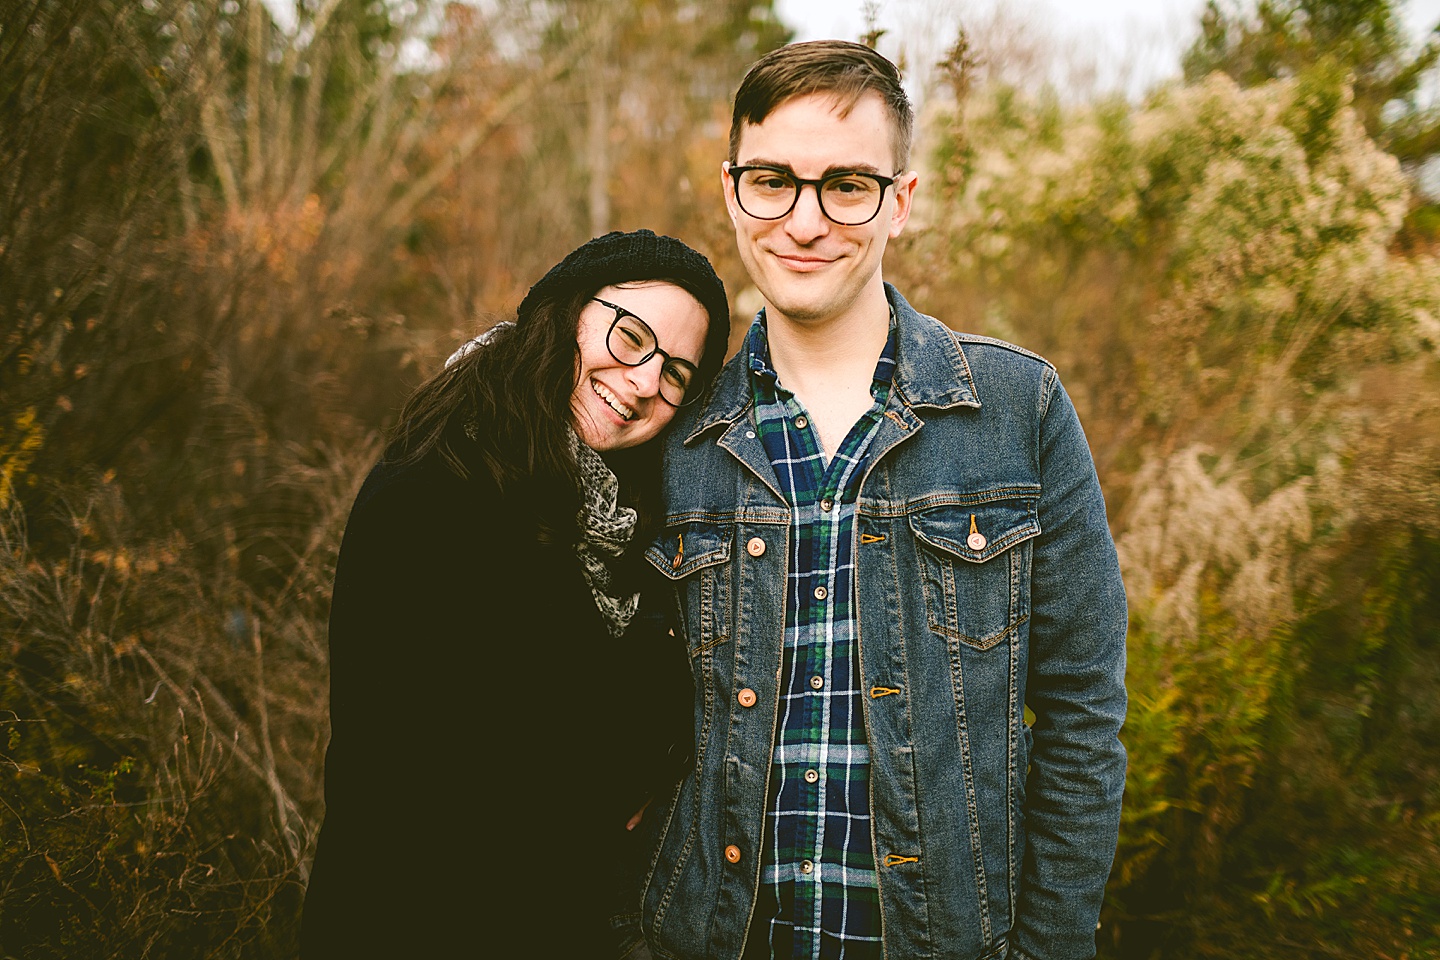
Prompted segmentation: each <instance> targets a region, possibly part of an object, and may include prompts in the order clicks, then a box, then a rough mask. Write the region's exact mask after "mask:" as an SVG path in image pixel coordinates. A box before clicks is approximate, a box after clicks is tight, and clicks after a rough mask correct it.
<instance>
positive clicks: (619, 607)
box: [570, 430, 640, 637]
mask: <svg viewBox="0 0 1440 960" xmlns="http://www.w3.org/2000/svg"><path fill="white" fill-rule="evenodd" d="M570 452H571V453H573V454H574V455H575V462H576V463H577V464H578V465H579V467H580V501H581V502H580V512H579V514H578V515H577V516H576V518H575V519H576V521H577V522H578V523H579V526H580V542H579V543H577V544H575V552H576V553H577V554H578V555H579V557H580V570H581V572H583V573H584V574H585V582H586V583H587V584H589V585H590V595H591V596H593V597H594V598H595V607H596V609H598V610H599V611H600V615H601V616H602V617H604V618H605V624H606V626H607V627H609V629H610V635H611V636H612V637H619V636H620V635H621V634H623V633H624V632H625V628H626V627H627V626H629V625H630V620H631V618H633V617H634V616H635V610H636V608H637V607H639V605H640V594H638V593H632V594H630V595H628V596H617V595H616V594H615V592H614V574H613V571H612V570H611V568H610V564H611V562H612V561H613V560H616V559H618V558H619V557H620V556H622V555H623V554H624V553H625V547H626V545H627V544H629V543H630V538H631V537H633V536H634V535H635V520H636V516H635V511H634V510H633V509H632V508H630V507H622V506H620V505H619V504H618V502H617V500H618V498H619V495H620V481H619V480H617V479H616V478H615V474H614V473H613V472H612V471H611V469H610V468H609V467H608V466H606V464H605V461H604V460H602V459H601V458H600V454H598V453H596V452H595V451H594V450H591V449H590V448H589V447H588V446H586V445H585V444H584V443H582V442H581V440H580V437H579V436H577V435H576V433H575V431H574V430H571V431H570Z"/></svg>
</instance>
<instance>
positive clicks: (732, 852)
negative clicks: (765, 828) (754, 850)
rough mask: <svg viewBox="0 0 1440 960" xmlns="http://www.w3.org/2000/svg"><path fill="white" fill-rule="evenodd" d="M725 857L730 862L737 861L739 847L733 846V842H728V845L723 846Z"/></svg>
mask: <svg viewBox="0 0 1440 960" xmlns="http://www.w3.org/2000/svg"><path fill="white" fill-rule="evenodd" d="M725 859H726V860H729V861H730V862H731V863H739V862H740V848H739V847H737V846H735V844H733V843H732V844H730V846H728V847H726V848H725Z"/></svg>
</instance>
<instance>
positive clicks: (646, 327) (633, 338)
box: [590, 297, 700, 407]
mask: <svg viewBox="0 0 1440 960" xmlns="http://www.w3.org/2000/svg"><path fill="white" fill-rule="evenodd" d="M590 299H591V300H594V301H595V302H596V303H598V304H600V305H601V306H606V307H609V308H610V309H611V310H614V311H615V320H614V322H613V323H611V324H610V332H609V333H607V334H606V335H605V348H606V349H607V350H609V351H610V356H612V357H614V358H615V359H616V360H617V361H618V362H620V363H623V364H625V366H627V367H638V366H641V365H643V364H646V363H649V362H650V358H651V357H653V356H655V355H656V354H657V353H658V354H659V355H660V356H662V357H664V358H665V364H664V365H663V366H662V367H661V368H660V399H662V400H664V401H665V402H666V403H668V404H670V405H671V406H672V407H683V406H685V404H687V403H691V402H693V401H694V400H695V398H696V397H698V396H699V395H700V391H698V390H693V389H692V388H693V387H694V386H695V384H696V382H697V381H698V380H699V379H700V371H699V369H697V368H696V366H695V364H693V363H691V362H690V361H689V360H681V359H679V358H677V357H672V356H670V354H668V353H666V352H665V351H664V350H661V349H660V341H659V340H657V339H656V338H655V331H654V330H651V329H650V324H648V323H646V322H645V321H644V320H641V319H640V318H639V317H637V316H635V314H633V313H631V312H630V311H629V310H626V309H625V308H624V307H622V306H620V305H619V304H618V303H611V302H610V301H609V300H601V299H600V298H599V297H591V298H590Z"/></svg>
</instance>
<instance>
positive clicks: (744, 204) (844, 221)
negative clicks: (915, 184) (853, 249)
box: [730, 167, 899, 227]
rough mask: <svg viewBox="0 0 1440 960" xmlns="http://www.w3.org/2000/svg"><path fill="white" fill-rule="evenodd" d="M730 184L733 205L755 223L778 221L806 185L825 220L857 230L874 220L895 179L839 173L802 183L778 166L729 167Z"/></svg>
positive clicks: (787, 211)
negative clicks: (811, 191) (812, 190)
mask: <svg viewBox="0 0 1440 960" xmlns="http://www.w3.org/2000/svg"><path fill="white" fill-rule="evenodd" d="M896 176H899V174H896ZM730 182H731V183H733V184H734V185H735V202H736V203H738V204H740V209H741V210H744V211H745V212H746V213H747V214H749V215H750V216H752V217H754V218H755V219H756V220H779V219H780V218H781V217H783V216H785V215H786V214H788V213H789V212H790V211H791V210H794V209H795V204H796V203H798V202H799V201H800V190H801V188H802V187H807V186H809V187H814V188H815V197H816V199H818V200H819V201H820V212H821V213H823V214H825V216H826V218H828V219H830V220H832V221H834V222H835V223H838V224H840V225H841V226H842V227H858V226H860V225H861V224H862V223H869V222H870V221H871V220H874V219H875V215H876V214H877V213H879V212H880V201H882V200H884V199H885V191H886V189H888V188H889V187H890V185H891V184H893V183H894V182H895V177H882V176H881V175H880V174H878V173H862V172H861V171H859V170H842V171H840V172H838V173H831V174H826V175H825V176H823V177H821V178H820V179H819V180H806V179H804V178H803V177H797V176H795V174H793V173H791V172H790V171H789V170H783V169H781V168H779V167H731V168H730Z"/></svg>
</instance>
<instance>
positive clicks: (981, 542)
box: [965, 533, 989, 553]
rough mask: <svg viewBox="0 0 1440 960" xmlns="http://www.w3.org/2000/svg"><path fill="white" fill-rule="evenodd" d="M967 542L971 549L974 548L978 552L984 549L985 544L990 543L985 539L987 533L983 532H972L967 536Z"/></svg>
mask: <svg viewBox="0 0 1440 960" xmlns="http://www.w3.org/2000/svg"><path fill="white" fill-rule="evenodd" d="M965 542H966V543H967V544H968V545H969V546H970V549H971V550H974V551H975V552H976V553H979V552H980V551H981V550H984V549H985V544H987V543H989V541H988V540H986V539H985V534H983V533H972V534H970V536H968V537H966V538H965Z"/></svg>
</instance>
